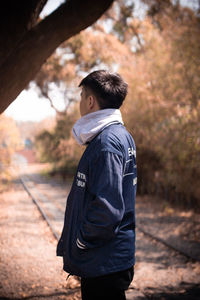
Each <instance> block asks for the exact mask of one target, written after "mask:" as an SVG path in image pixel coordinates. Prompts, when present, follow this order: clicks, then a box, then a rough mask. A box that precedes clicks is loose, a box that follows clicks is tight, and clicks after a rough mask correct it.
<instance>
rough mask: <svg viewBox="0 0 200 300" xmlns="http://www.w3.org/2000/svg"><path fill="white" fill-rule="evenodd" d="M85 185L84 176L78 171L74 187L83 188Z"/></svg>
mask: <svg viewBox="0 0 200 300" xmlns="http://www.w3.org/2000/svg"><path fill="white" fill-rule="evenodd" d="M85 183H86V175H85V174H84V173H81V172H79V171H78V173H77V179H76V185H77V186H79V187H81V188H84V187H85Z"/></svg>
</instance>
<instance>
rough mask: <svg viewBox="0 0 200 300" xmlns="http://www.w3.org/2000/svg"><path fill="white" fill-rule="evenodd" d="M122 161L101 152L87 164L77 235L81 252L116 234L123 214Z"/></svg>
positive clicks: (106, 240) (118, 156)
mask: <svg viewBox="0 0 200 300" xmlns="http://www.w3.org/2000/svg"><path fill="white" fill-rule="evenodd" d="M122 178H123V162H122V157H121V156H120V155H118V154H115V153H112V152H108V151H102V152H101V153H100V154H99V155H98V157H97V158H96V159H95V160H93V161H92V162H91V164H90V171H89V178H88V190H89V195H90V200H89V201H88V206H87V209H86V213H85V216H84V219H83V221H82V223H81V224H80V229H79V232H78V236H77V246H78V247H79V248H81V249H87V248H94V247H100V246H102V245H103V244H104V243H106V242H108V241H109V240H111V239H112V238H113V237H114V236H115V235H116V234H117V232H118V228H119V225H120V222H121V220H122V218H123V215H124V201H123V196H122Z"/></svg>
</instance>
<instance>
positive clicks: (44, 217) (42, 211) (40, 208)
mask: <svg viewBox="0 0 200 300" xmlns="http://www.w3.org/2000/svg"><path fill="white" fill-rule="evenodd" d="M20 180H21V183H22V185H23V187H24V189H25V191H26V192H27V193H28V195H29V196H30V197H31V199H32V201H33V203H34V204H35V205H36V206H37V208H38V210H39V212H40V213H41V215H42V217H43V219H44V220H45V221H46V222H47V224H48V226H49V228H50V229H51V231H52V233H53V235H54V237H55V238H56V240H57V241H58V240H59V236H58V234H57V232H56V231H55V230H54V228H53V226H52V225H51V222H50V220H49V218H48V216H47V215H46V214H45V212H44V210H43V209H42V207H41V206H40V204H39V202H38V201H37V199H36V198H35V197H34V196H33V195H32V194H31V192H30V191H29V189H28V187H27V185H26V183H25V182H24V180H23V179H22V178H21V177H20Z"/></svg>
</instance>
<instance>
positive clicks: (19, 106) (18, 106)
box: [5, 0, 197, 121]
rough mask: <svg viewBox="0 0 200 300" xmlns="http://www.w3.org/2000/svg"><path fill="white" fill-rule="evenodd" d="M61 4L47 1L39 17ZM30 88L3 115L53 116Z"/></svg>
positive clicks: (192, 3) (192, 2)
mask: <svg viewBox="0 0 200 300" xmlns="http://www.w3.org/2000/svg"><path fill="white" fill-rule="evenodd" d="M62 2H64V0H48V2H47V4H46V5H45V7H44V9H43V11H42V12H41V14H40V17H41V18H44V17H45V16H46V15H48V14H50V13H51V12H52V11H54V10H55V9H56V8H57V7H58V6H59V5H60V4H61V3H62ZM180 2H181V4H182V5H183V6H190V7H191V8H194V7H195V5H197V1H196V0H190V1H188V0H181V1H180ZM135 3H136V4H137V5H136V6H137V11H138V12H139V14H141V6H140V1H138V0H137V1H136V0H135ZM137 17H138V16H137ZM30 86H31V88H30V89H29V90H24V91H22V92H21V94H20V95H19V96H18V97H17V98H16V100H15V101H14V102H13V103H12V104H11V105H10V106H9V107H8V108H7V109H6V110H5V114H6V115H7V116H10V117H12V118H13V119H15V120H17V121H41V120H43V119H45V118H47V117H50V116H55V110H54V109H53V108H51V106H50V103H49V101H48V100H47V99H45V98H43V99H42V98H39V96H38V94H37V91H36V89H35V86H34V84H31V85H30Z"/></svg>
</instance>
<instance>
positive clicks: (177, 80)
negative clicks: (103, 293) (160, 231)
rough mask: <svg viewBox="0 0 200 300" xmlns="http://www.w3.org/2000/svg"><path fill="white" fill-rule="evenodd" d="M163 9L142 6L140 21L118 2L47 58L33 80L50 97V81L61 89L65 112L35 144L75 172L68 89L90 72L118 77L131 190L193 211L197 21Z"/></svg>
mask: <svg viewBox="0 0 200 300" xmlns="http://www.w3.org/2000/svg"><path fill="white" fill-rule="evenodd" d="M154 2H156V1H150V2H149V3H154ZM157 2H159V3H161V2H160V1H157ZM163 3H164V2H163ZM165 4H166V5H163V7H161V8H160V9H157V10H155V8H154V10H153V5H152V6H151V5H149V9H148V11H147V15H146V17H145V18H144V19H142V20H140V19H137V18H133V16H132V12H133V6H131V5H129V6H128V5H123V4H122V2H121V1H119V4H115V6H113V9H112V11H109V12H108V13H107V15H106V16H104V17H103V18H102V19H101V20H100V21H98V23H97V24H95V25H94V26H93V27H92V28H89V29H87V30H85V31H84V32H81V33H80V34H79V35H77V36H75V37H73V38H71V39H70V40H68V41H67V42H66V43H64V44H63V45H62V47H61V48H60V50H59V51H56V52H55V53H54V55H53V56H52V57H51V58H50V59H49V60H48V61H47V63H46V65H44V67H43V68H42V70H41V72H40V73H39V74H38V77H37V79H36V82H37V84H38V86H39V87H40V89H41V91H43V94H44V92H45V93H46V96H47V97H49V98H50V94H51V89H50V87H51V84H52V83H53V82H54V83H56V84H57V86H58V87H63V86H64V87H65V97H66V99H68V101H67V103H68V104H69V103H70V107H71V108H69V107H68V106H67V107H68V110H67V113H63V114H60V115H59V114H58V117H57V124H56V126H55V129H54V131H51V132H49V131H45V132H42V133H41V134H40V135H39V136H38V137H37V139H36V142H37V145H38V149H39V152H40V153H41V157H42V159H45V160H49V161H52V162H53V163H54V164H55V165H57V166H58V167H59V168H61V169H62V170H66V172H68V171H69V170H70V168H75V166H76V165H77V162H78V160H79V157H80V154H81V150H80V148H79V147H78V146H77V145H76V143H75V142H74V140H73V138H72V135H71V127H72V124H73V123H74V121H75V120H77V119H78V118H79V115H78V113H77V105H76V104H75V105H74V104H73V103H76V100H77V99H78V96H77V95H78V94H76V92H75V93H74V97H72V96H71V94H70V92H69V93H68V91H70V90H71V89H72V88H74V89H76V87H77V85H78V82H79V81H80V79H81V78H82V76H84V74H87V73H88V72H90V71H92V70H95V69H100V68H107V69H110V70H113V71H117V72H119V73H120V74H121V75H122V77H124V79H125V80H126V81H127V82H128V84H129V93H128V96H127V99H126V101H125V103H124V105H123V107H122V114H123V118H124V121H125V125H126V127H127V129H128V130H129V131H130V132H131V133H132V135H133V137H134V139H135V141H136V146H137V164H138V191H139V192H140V193H148V194H150V193H152V194H159V195H161V196H162V197H165V198H166V199H168V200H170V201H173V202H177V203H178V204H181V203H185V205H188V206H190V207H191V206H194V205H198V206H200V202H199V200H198V199H199V198H200V187H199V177H200V101H199V100H200V55H199V53H200V22H199V21H200V20H199V17H198V15H197V14H196V13H195V12H194V11H192V10H191V9H189V8H184V7H181V6H180V5H179V4H175V5H173V4H172V3H171V1H165ZM117 5H119V6H118V10H117V9H116V6H117ZM119 12H120V13H119ZM108 20H110V24H112V26H110V27H109V29H108V28H107V27H106V26H105V22H108ZM63 54H65V55H63ZM66 99H65V100H66ZM70 99H71V101H69V100H70ZM51 100H52V99H51ZM73 105H74V106H73Z"/></svg>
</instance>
